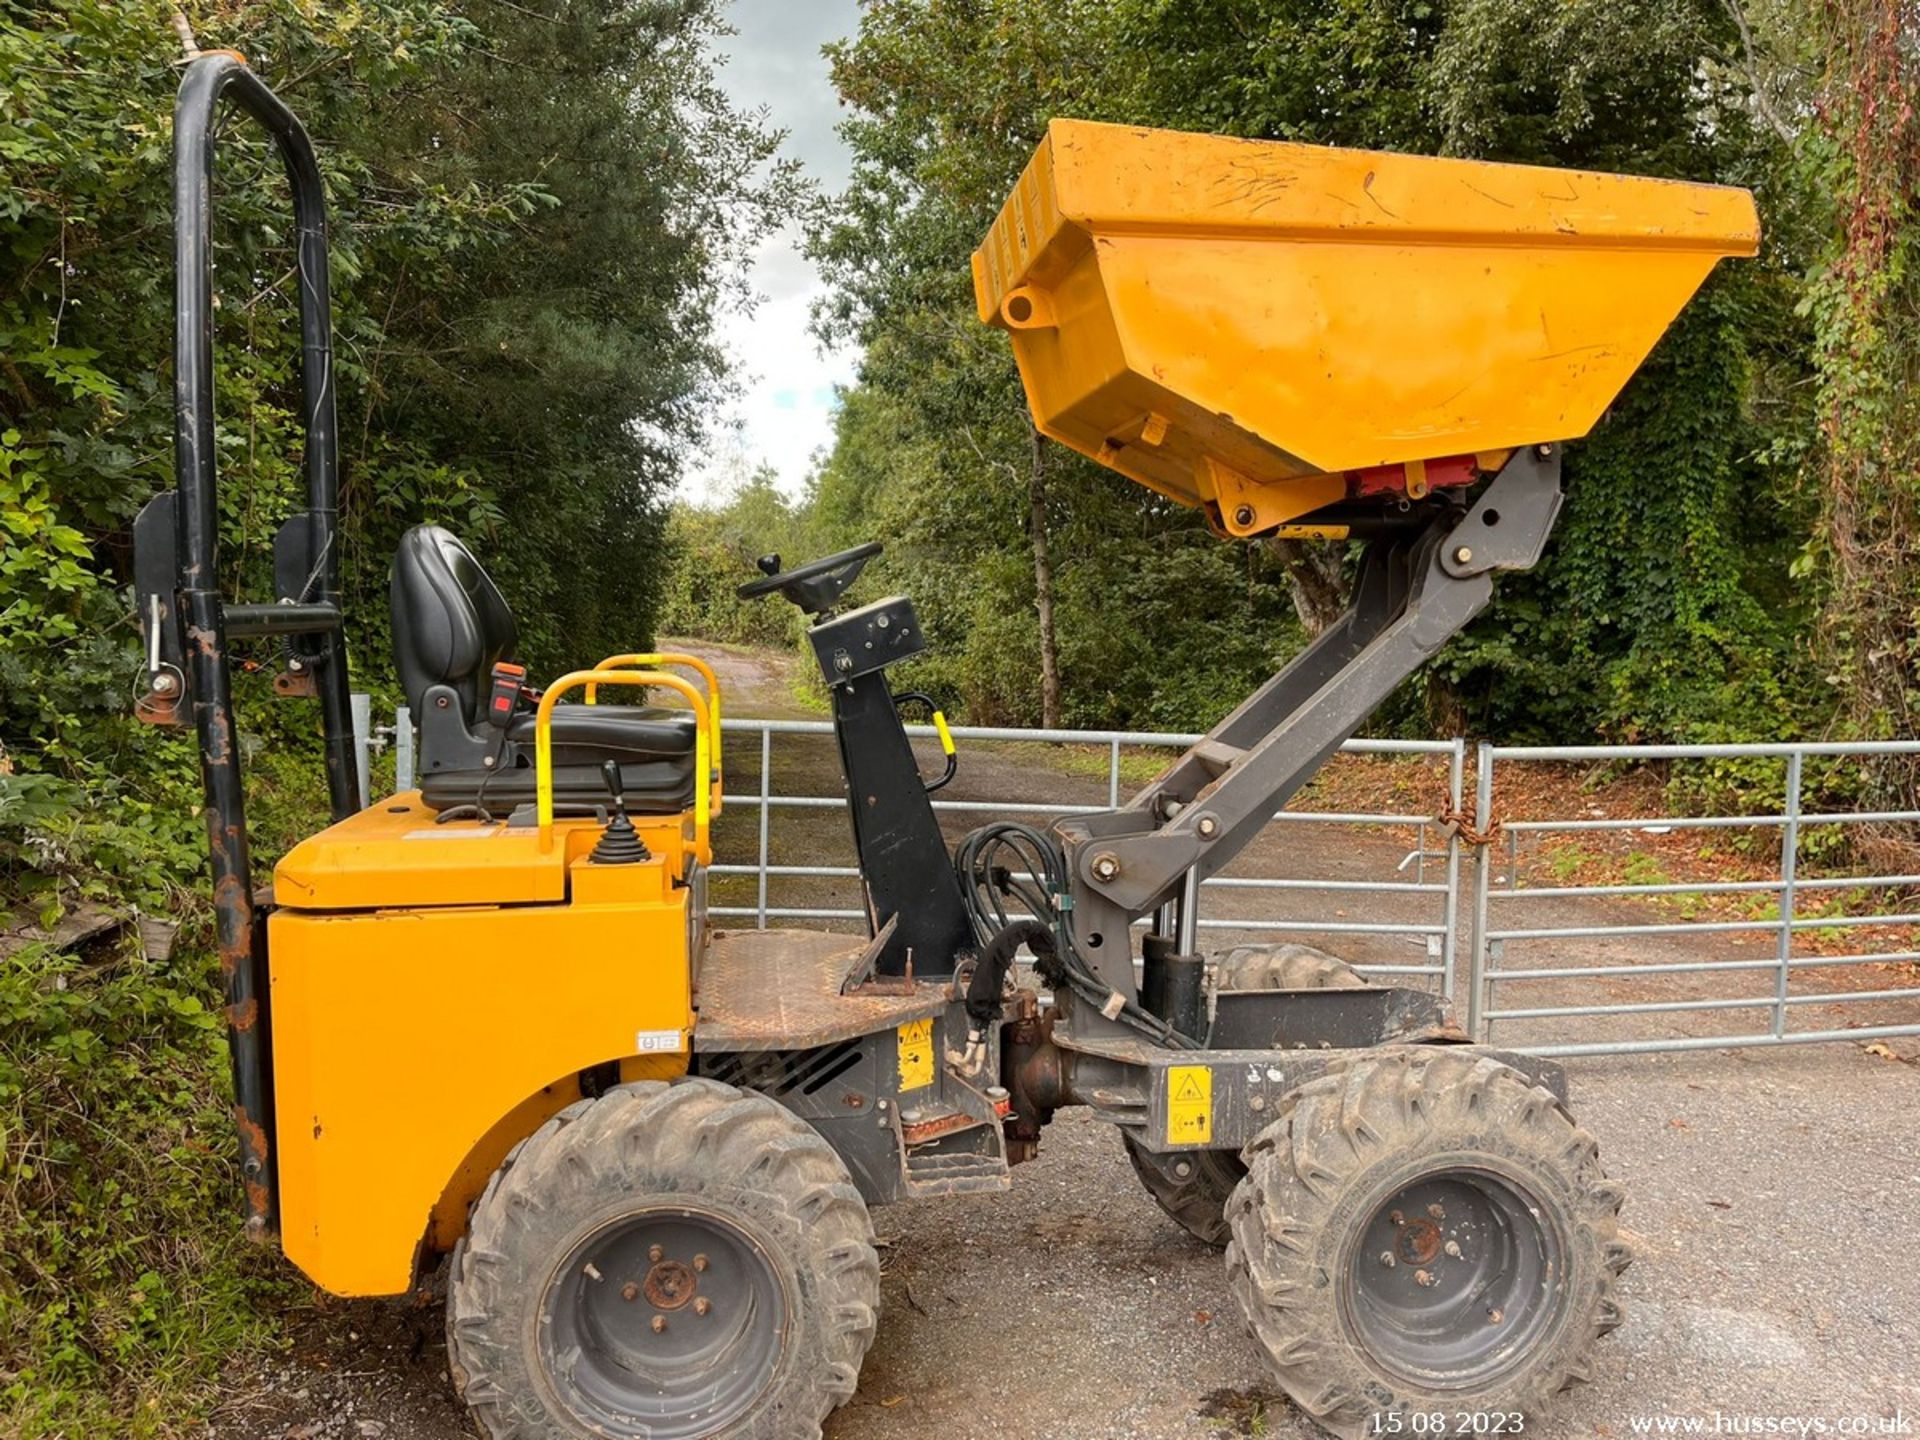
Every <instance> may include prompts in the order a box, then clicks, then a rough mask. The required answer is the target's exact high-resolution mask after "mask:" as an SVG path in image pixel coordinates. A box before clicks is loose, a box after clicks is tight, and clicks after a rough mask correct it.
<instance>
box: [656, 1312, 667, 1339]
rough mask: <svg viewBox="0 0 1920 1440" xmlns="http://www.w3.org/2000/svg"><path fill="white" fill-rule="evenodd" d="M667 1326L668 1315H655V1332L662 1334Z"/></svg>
mask: <svg viewBox="0 0 1920 1440" xmlns="http://www.w3.org/2000/svg"><path fill="white" fill-rule="evenodd" d="M666 1328H667V1317H666V1316H664V1315H656V1316H654V1317H653V1333H654V1334H656V1335H658V1334H660V1332H661V1331H663V1330H665V1329H666Z"/></svg>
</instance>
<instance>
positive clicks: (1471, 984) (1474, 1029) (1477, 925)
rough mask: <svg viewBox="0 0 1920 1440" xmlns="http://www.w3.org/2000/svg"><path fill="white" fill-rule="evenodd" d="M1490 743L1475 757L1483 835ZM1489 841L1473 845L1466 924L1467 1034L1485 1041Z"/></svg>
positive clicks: (1477, 821)
mask: <svg viewBox="0 0 1920 1440" xmlns="http://www.w3.org/2000/svg"><path fill="white" fill-rule="evenodd" d="M1493 753H1494V752H1493V746H1491V745H1489V744H1487V742H1486V741H1484V740H1483V741H1481V742H1480V749H1479V752H1478V754H1477V756H1476V757H1475V761H1474V769H1475V772H1476V773H1475V775H1474V793H1473V828H1474V829H1475V830H1476V831H1477V832H1479V833H1480V834H1481V835H1482V836H1484V835H1485V834H1486V833H1487V827H1488V826H1489V825H1491V824H1492V823H1493ZM1492 850H1493V846H1492V845H1491V844H1480V845H1475V846H1474V847H1473V919H1472V921H1471V922H1470V924H1469V925H1468V928H1467V1038H1468V1039H1469V1040H1474V1041H1478V1042H1480V1043H1482V1044H1485V1043H1488V1041H1489V1037H1490V1034H1491V1032H1492V1030H1493V1026H1492V1024H1491V1022H1487V1021H1484V1020H1483V1019H1482V1016H1483V1015H1484V1014H1485V1011H1486V1003H1487V996H1486V989H1487V961H1488V954H1487V950H1488V946H1487V929H1488V926H1487V890H1488V887H1489V886H1490V885H1491V883H1492V880H1493V873H1492V864H1491V851H1492Z"/></svg>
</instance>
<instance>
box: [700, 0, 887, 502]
mask: <svg viewBox="0 0 1920 1440" xmlns="http://www.w3.org/2000/svg"><path fill="white" fill-rule="evenodd" d="M730 18H731V20H732V22H733V24H734V26H735V27H736V28H737V29H738V31H739V32H740V33H739V34H738V35H737V36H735V37H734V39H733V40H732V42H731V43H730V44H729V45H728V47H727V48H728V51H729V60H728V63H727V64H726V65H725V67H724V68H723V69H722V70H721V71H720V81H721V83H722V84H723V85H724V86H725V87H726V88H727V91H728V93H729V94H730V95H731V96H732V97H733V99H734V101H735V103H737V104H739V105H741V106H742V107H743V108H749V109H751V108H755V107H758V106H761V105H764V106H765V107H766V108H767V111H768V116H769V119H770V120H771V122H772V124H773V125H775V126H776V127H778V128H780V129H784V130H787V131H789V132H790V134H789V136H788V140H787V144H786V147H785V153H786V154H788V155H790V156H793V157H794V158H797V159H798V160H799V161H800V162H801V164H802V165H804V166H805V167H806V169H807V172H808V174H810V175H811V176H813V177H814V179H815V180H817V181H818V182H819V183H820V184H821V185H823V186H825V187H826V188H827V189H828V190H829V191H832V190H835V189H838V188H839V187H841V186H843V185H844V184H845V183H846V179H847V174H848V156H847V151H846V147H845V146H844V145H843V144H842V143H841V142H840V138H839V136H838V135H836V134H835V133H834V128H833V127H834V125H835V123H836V122H837V120H838V118H839V100H838V97H837V96H835V94H834V91H833V84H832V81H831V80H830V79H829V77H828V74H827V62H826V60H825V58H824V57H823V56H822V55H821V54H820V47H821V46H822V45H823V44H825V43H827V42H828V41H830V40H835V39H838V38H840V37H842V36H844V35H848V34H850V33H852V31H853V30H854V29H855V28H856V27H857V26H858V24H859V6H858V4H857V0H806V3H804V4H798V5H796V4H793V3H792V0H734V3H733V5H732V8H731V11H730ZM800 245H801V235H800V232H799V229H798V227H797V226H788V227H787V228H786V229H784V230H782V231H781V232H780V233H779V234H778V235H775V236H773V237H770V238H769V239H768V241H767V242H766V243H765V244H763V245H762V246H761V247H760V250H759V253H758V254H757V255H756V256H755V257H754V264H753V269H752V272H751V275H750V277H749V278H750V282H751V284H752V286H753V289H754V290H755V291H756V292H757V293H758V294H759V295H760V296H761V297H762V299H761V300H760V303H759V304H758V305H757V306H756V307H755V309H754V311H753V313H752V314H750V315H743V314H737V313H736V314H729V315H727V316H725V317H724V318H723V320H722V321H721V324H720V327H719V330H720V340H721V342H722V344H724V345H725V347H726V349H727V351H728V353H729V354H730V355H731V356H732V357H733V359H734V361H735V364H736V366H737V367H738V369H737V379H738V381H739V384H740V395H739V396H738V398H737V399H736V400H734V401H733V402H732V403H731V404H730V405H729V406H728V407H727V411H726V413H725V414H723V415H722V416H720V417H719V420H718V423H717V424H716V426H715V433H714V436H713V441H712V443H711V445H710V446H709V447H708V451H707V453H706V454H704V455H702V456H700V457H698V458H697V459H696V460H695V461H694V463H693V464H692V465H690V466H689V467H688V474H687V477H686V479H685V481H683V483H682V486H681V493H682V494H683V495H685V496H686V497H687V498H688V499H691V500H693V501H695V502H698V503H712V502H714V501H717V500H720V499H723V498H724V497H725V494H726V491H727V489H728V488H729V486H730V485H732V484H733V483H735V482H736V481H737V480H738V478H740V477H741V476H743V475H746V474H750V473H752V472H753V471H754V470H755V469H757V468H758V467H759V466H761V465H763V464H764V465H768V466H771V467H772V469H773V471H774V473H775V474H776V475H777V476H778V477H779V483H780V486H781V488H782V489H783V490H785V491H787V492H788V493H789V494H797V493H799V491H800V489H801V487H802V486H803V485H804V483H805V481H806V478H807V476H808V474H809V473H810V472H811V470H812V468H813V464H814V458H815V456H816V454H817V453H818V452H819V451H821V450H822V449H824V448H825V447H826V446H827V445H829V444H830V443H831V442H832V439H833V414H834V409H835V406H836V403H837V402H836V400H835V396H834V387H835V386H836V385H844V384H847V383H849V382H851V381H852V379H853V377H854V373H855V370H856V367H857V366H858V364H859V354H858V352H857V351H855V350H852V349H842V350H838V351H834V352H832V353H823V352H822V349H821V347H820V343H819V341H817V340H816V339H815V338H814V337H813V336H812V335H811V334H810V333H809V332H808V329H807V325H808V321H809V319H810V315H811V310H812V307H813V304H814V301H815V300H816V299H818V298H819V297H820V296H821V295H823V294H824V293H825V286H824V285H823V283H822V282H821V279H820V275H819V272H818V271H817V270H816V269H815V268H814V266H813V263H812V262H811V261H810V260H808V259H807V258H806V256H805V255H804V254H802V253H801V248H800Z"/></svg>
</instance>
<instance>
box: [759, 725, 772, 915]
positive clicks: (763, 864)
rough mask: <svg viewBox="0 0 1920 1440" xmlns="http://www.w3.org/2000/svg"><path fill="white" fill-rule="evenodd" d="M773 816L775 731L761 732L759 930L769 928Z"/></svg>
mask: <svg viewBox="0 0 1920 1440" xmlns="http://www.w3.org/2000/svg"><path fill="white" fill-rule="evenodd" d="M772 816H773V731H771V730H762V731H761V732H760V865H759V870H760V901H759V907H758V908H759V919H758V922H757V924H756V927H755V928H757V929H760V930H764V929H766V928H767V858H768V855H767V828H768V821H769V820H770V819H771V818H772Z"/></svg>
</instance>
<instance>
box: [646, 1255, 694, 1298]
mask: <svg viewBox="0 0 1920 1440" xmlns="http://www.w3.org/2000/svg"><path fill="white" fill-rule="evenodd" d="M699 1283H700V1282H699V1281H697V1280H696V1279H694V1276H693V1271H691V1270H689V1269H688V1268H687V1267H686V1266H684V1265H682V1264H681V1263H680V1262H679V1261H678V1260H662V1261H660V1262H659V1263H658V1264H657V1265H655V1266H654V1267H653V1268H652V1269H651V1270H649V1271H648V1272H647V1279H646V1292H647V1300H648V1301H649V1302H650V1303H651V1304H652V1305H653V1307H654V1309H656V1310H678V1309H679V1308H680V1307H681V1306H683V1305H685V1304H686V1303H687V1302H688V1301H690V1300H691V1299H693V1292H694V1290H695V1289H696V1288H697V1287H698V1285H699Z"/></svg>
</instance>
